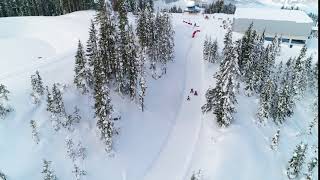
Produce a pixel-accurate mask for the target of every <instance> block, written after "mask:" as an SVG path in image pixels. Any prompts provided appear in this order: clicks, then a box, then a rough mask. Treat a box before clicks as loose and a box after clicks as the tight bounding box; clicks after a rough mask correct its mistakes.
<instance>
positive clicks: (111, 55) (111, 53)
mask: <svg viewBox="0 0 320 180" xmlns="http://www.w3.org/2000/svg"><path fill="white" fill-rule="evenodd" d="M98 9H99V11H98V13H97V16H96V21H97V22H98V23H99V25H100V26H99V33H98V49H99V53H98V54H99V58H100V63H101V66H102V69H103V71H104V74H102V75H105V77H102V78H104V79H106V80H107V81H105V82H106V83H109V80H111V79H112V78H114V77H115V74H116V63H117V62H116V61H117V56H116V38H117V32H116V21H115V17H114V15H113V14H112V11H111V7H110V3H109V1H107V2H105V1H104V0H99V1H98Z"/></svg>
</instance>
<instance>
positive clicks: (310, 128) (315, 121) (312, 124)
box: [308, 96, 318, 135]
mask: <svg viewBox="0 0 320 180" xmlns="http://www.w3.org/2000/svg"><path fill="white" fill-rule="evenodd" d="M314 101H315V102H314V103H313V107H312V110H313V112H314V117H313V120H312V121H311V122H310V124H309V126H308V134H309V135H311V134H313V133H312V132H313V128H316V127H317V126H316V125H317V124H318V96H316V98H315V100H314Z"/></svg>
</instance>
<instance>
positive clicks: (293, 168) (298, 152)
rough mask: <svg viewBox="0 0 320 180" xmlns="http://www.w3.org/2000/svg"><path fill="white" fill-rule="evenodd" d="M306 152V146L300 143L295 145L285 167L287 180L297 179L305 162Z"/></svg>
mask: <svg viewBox="0 0 320 180" xmlns="http://www.w3.org/2000/svg"><path fill="white" fill-rule="evenodd" d="M306 151H307V144H304V143H302V142H301V143H300V144H298V145H297V147H296V149H295V150H294V152H293V155H292V158H291V159H290V161H289V164H288V167H287V176H288V178H289V179H295V178H298V177H299V175H300V173H301V168H302V166H303V164H304V161H305V157H306Z"/></svg>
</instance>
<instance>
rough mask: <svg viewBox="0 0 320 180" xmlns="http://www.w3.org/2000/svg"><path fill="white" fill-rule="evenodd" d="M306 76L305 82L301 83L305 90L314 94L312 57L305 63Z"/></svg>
mask: <svg viewBox="0 0 320 180" xmlns="http://www.w3.org/2000/svg"><path fill="white" fill-rule="evenodd" d="M304 72H305V73H304V76H305V78H304V79H305V81H303V82H301V83H302V86H304V88H305V89H308V91H309V92H312V91H313V89H312V81H313V69H312V56H310V57H308V58H307V59H306V60H305V61H304Z"/></svg>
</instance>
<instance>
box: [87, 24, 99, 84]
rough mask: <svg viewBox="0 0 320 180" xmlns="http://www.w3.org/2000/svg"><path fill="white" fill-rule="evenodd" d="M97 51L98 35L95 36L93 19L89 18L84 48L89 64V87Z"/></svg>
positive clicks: (97, 56)
mask: <svg viewBox="0 0 320 180" xmlns="http://www.w3.org/2000/svg"><path fill="white" fill-rule="evenodd" d="M98 53H99V51H98V37H97V30H96V27H95V25H94V21H93V20H91V25H90V29H89V39H88V41H87V49H86V57H87V59H88V66H89V68H88V69H89V74H88V76H89V77H88V78H89V84H88V85H89V87H90V88H91V89H93V81H94V80H93V69H94V67H93V66H94V63H95V61H98V59H99V54H98Z"/></svg>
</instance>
